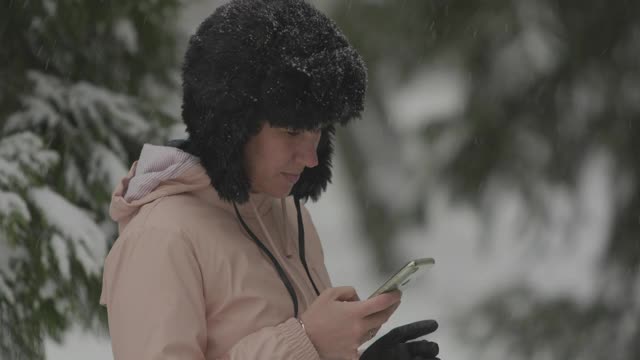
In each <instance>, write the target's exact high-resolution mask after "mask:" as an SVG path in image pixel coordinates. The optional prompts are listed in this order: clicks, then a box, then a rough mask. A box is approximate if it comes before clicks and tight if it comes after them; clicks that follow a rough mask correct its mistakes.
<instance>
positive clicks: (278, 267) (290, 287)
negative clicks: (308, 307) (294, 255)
mask: <svg viewBox="0 0 640 360" xmlns="http://www.w3.org/2000/svg"><path fill="white" fill-rule="evenodd" d="M294 201H295V204H296V211H297V213H298V214H297V215H298V246H299V250H300V261H301V262H302V265H303V266H304V269H305V271H306V272H307V277H308V278H309V280H310V281H311V285H313V290H315V292H316V295H320V292H319V291H318V288H317V287H316V284H315V282H314V281H313V278H312V277H311V273H310V272H309V266H308V265H307V260H306V254H305V246H304V224H303V221H302V211H301V209H300V200H299V199H297V198H294ZM249 202H250V203H251V207H252V209H253V212H254V214H255V215H256V218H257V219H258V223H259V224H260V228H261V229H262V232H263V233H264V234H265V235H266V236H267V239H268V240H269V241H270V242H271V244H275V242H273V239H272V238H271V235H270V233H269V231H268V230H267V227H266V226H265V225H264V222H263V221H262V218H261V217H260V214H259V213H258V209H257V208H256V206H255V204H254V203H253V201H251V199H249ZM285 205H286V204H285V203H283V209H285V207H286V206H285ZM233 208H234V209H235V212H236V217H237V218H238V220H239V221H240V224H241V225H242V227H243V228H244V230H245V231H246V232H247V234H248V235H249V237H250V238H251V240H253V242H254V243H255V244H256V245H257V246H258V247H259V248H260V250H262V252H264V253H265V254H266V255H267V256H268V257H269V259H270V260H271V262H272V263H273V266H274V267H275V268H276V271H277V272H278V276H279V277H280V280H281V281H282V283H283V284H284V286H285V287H286V288H287V291H288V292H289V296H290V297H291V301H292V302H293V314H294V317H296V318H297V317H298V296H297V294H296V292H295V289H294V288H293V285H292V284H291V280H289V277H288V276H287V274H286V272H285V271H284V268H283V267H282V265H280V263H279V262H278V260H277V259H276V258H275V256H273V254H272V253H271V251H269V249H268V248H267V247H266V246H265V245H264V244H263V243H262V241H260V239H258V237H257V236H256V235H255V234H254V233H253V231H251V228H249V226H248V225H247V223H246V222H245V221H244V219H243V218H242V215H240V211H239V210H238V207H237V205H236V203H235V202H234V203H233ZM284 215H286V210H284ZM286 219H287V218H286V217H284V220H283V221H285V223H284V225H285V226H284V228H285V231H286ZM285 234H286V233H285Z"/></svg>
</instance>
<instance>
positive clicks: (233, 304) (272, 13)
mask: <svg viewBox="0 0 640 360" xmlns="http://www.w3.org/2000/svg"><path fill="white" fill-rule="evenodd" d="M365 84H366V71H365V67H364V64H363V62H362V60H361V58H360V56H359V55H358V54H357V53H356V51H355V50H354V49H353V48H352V47H351V46H350V45H349V44H348V42H347V41H346V39H345V38H344V36H343V35H342V34H341V33H340V32H339V30H338V29H337V28H336V26H335V25H334V24H333V23H332V22H331V21H330V20H329V19H327V18H326V17H325V16H324V15H322V14H321V13H319V12H318V11H317V10H315V9H314V8H312V7H311V6H309V5H308V4H306V3H305V2H303V1H299V0H273V1H269V0H263V1H257V0H238V1H232V2H230V3H228V4H226V5H223V6H221V7H220V8H218V9H217V10H216V11H215V12H214V14H213V15H211V16H210V17H209V18H207V19H206V20H205V21H204V22H203V23H202V24H201V25H200V27H199V28H198V30H197V32H196V34H195V35H193V36H192V38H191V40H190V43H189V47H188V49H187V53H186V56H185V62H184V67H183V91H184V98H183V112H182V117H183V120H184V121H185V123H186V125H187V132H188V134H189V138H188V139H187V140H186V141H179V142H173V143H171V144H170V146H154V145H149V144H147V145H145V146H144V148H143V150H142V153H141V155H140V158H139V160H138V161H136V162H135V163H134V164H133V166H132V168H131V171H130V172H129V174H128V176H127V177H125V179H123V180H122V182H121V184H120V185H119V186H118V188H117V189H116V190H115V192H114V194H113V199H112V204H111V215H112V217H113V219H114V220H116V221H117V222H118V224H119V231H120V236H119V238H118V239H117V240H116V242H115V243H114V245H113V247H112V249H111V251H110V252H109V255H108V256H107V259H106V261H105V267H104V279H103V289H102V297H101V303H103V304H105V305H106V306H107V311H108V316H109V328H110V329H109V330H110V334H111V338H112V347H113V352H114V356H115V358H116V359H318V358H323V359H353V358H357V357H358V352H357V348H358V347H359V346H360V345H361V344H362V343H364V342H366V341H367V340H369V339H370V338H372V337H373V336H374V335H375V333H376V332H377V330H378V329H379V328H380V326H382V324H384V323H385V322H386V321H387V319H388V318H389V317H390V316H391V314H392V313H393V312H394V311H395V309H396V308H397V306H398V305H399V302H400V294H399V293H397V292H395V293H388V294H383V295H380V296H378V297H375V298H373V299H370V300H367V301H360V300H359V298H358V296H357V294H356V292H355V291H354V289H353V288H351V287H338V288H332V287H331V281H330V279H329V276H328V274H327V271H326V268H325V266H324V259H323V253H322V248H321V244H320V241H319V239H318V235H317V233H316V230H315V228H314V226H313V223H312V222H311V218H310V217H309V213H308V212H307V210H306V209H305V208H304V206H303V205H301V201H303V200H306V199H308V198H312V199H314V200H315V199H317V198H318V197H319V196H320V194H321V192H322V191H323V190H324V189H325V188H326V186H327V184H328V183H329V181H330V178H331V154H332V137H333V134H334V126H335V125H336V124H345V123H347V122H348V121H350V120H351V119H353V118H355V117H358V116H359V115H360V113H361V111H362V109H363V98H364V90H365ZM436 326H437V325H436V324H435V322H433V321H423V322H418V323H414V324H410V325H409V326H405V327H401V328H398V329H395V330H392V332H391V333H389V334H388V335H386V336H383V337H382V338H381V339H379V340H378V341H377V342H375V343H374V344H373V345H372V346H371V347H370V348H369V349H367V351H365V353H364V354H362V356H361V358H362V359H368V360H372V359H387V358H394V359H395V358H397V359H405V358H406V359H414V358H417V359H423V358H424V359H431V358H434V357H435V355H436V354H437V345H436V344H434V343H431V342H428V341H417V342H410V343H407V341H408V340H411V339H414V338H416V337H419V336H422V335H424V334H426V333H429V332H432V331H434V330H435V327H436Z"/></svg>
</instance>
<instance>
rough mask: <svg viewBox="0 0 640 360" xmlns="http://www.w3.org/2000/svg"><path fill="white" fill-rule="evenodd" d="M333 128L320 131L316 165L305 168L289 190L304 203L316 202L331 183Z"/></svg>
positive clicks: (330, 126) (332, 126)
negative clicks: (308, 201) (310, 200)
mask: <svg viewBox="0 0 640 360" xmlns="http://www.w3.org/2000/svg"><path fill="white" fill-rule="evenodd" d="M335 132H336V129H335V126H334V125H329V126H327V127H326V128H324V129H323V130H322V135H321V136H320V142H319V143H318V165H317V166H315V167H312V168H305V169H304V171H302V174H301V175H300V179H299V180H298V182H297V183H296V184H295V185H294V186H293V189H291V195H293V196H294V197H296V198H298V199H302V200H304V201H306V200H308V199H309V198H311V199H312V200H313V201H317V200H318V198H319V197H320V195H321V194H322V192H324V191H325V190H326V189H327V185H329V183H330V182H331V156H332V155H333V141H334V137H335Z"/></svg>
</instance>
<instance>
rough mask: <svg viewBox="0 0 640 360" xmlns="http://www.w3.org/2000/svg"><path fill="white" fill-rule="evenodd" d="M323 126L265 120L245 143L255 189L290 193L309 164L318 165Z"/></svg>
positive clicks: (278, 195) (252, 185)
mask: <svg viewBox="0 0 640 360" xmlns="http://www.w3.org/2000/svg"><path fill="white" fill-rule="evenodd" d="M320 135H321V130H314V131H299V130H289V129H286V128H278V127H272V126H271V125H270V124H268V123H265V124H264V125H263V126H262V129H260V132H259V133H258V134H257V135H255V136H253V137H251V138H250V139H249V141H248V142H247V144H246V146H245V154H244V155H245V160H246V166H247V169H246V170H247V174H248V175H249V180H250V181H251V192H254V193H264V194H268V195H271V196H274V197H278V198H282V197H286V196H287V195H289V193H290V192H291V189H292V188H293V185H295V183H296V182H297V181H298V180H299V178H300V175H301V174H302V171H303V170H304V169H305V168H312V167H315V166H317V165H318V154H317V149H318V143H319V142H320Z"/></svg>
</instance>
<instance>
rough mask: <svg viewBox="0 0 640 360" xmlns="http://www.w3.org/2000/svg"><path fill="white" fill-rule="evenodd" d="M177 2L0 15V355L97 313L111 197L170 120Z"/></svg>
mask: <svg viewBox="0 0 640 360" xmlns="http://www.w3.org/2000/svg"><path fill="white" fill-rule="evenodd" d="M180 5H181V4H180V1H179V0H140V1H126V0H110V1H106V2H82V1H80V2H79V1H73V0H58V1H52V0H9V1H5V2H3V3H2V5H1V6H0V39H2V41H1V43H2V47H0V63H2V64H3V65H2V68H1V69H0V84H1V86H0V132H1V134H2V137H1V138H0V224H1V227H0V329H1V331H0V354H3V355H5V356H7V357H8V358H11V359H41V358H44V354H43V341H44V339H45V338H46V337H51V338H53V339H56V340H59V339H61V336H62V334H63V333H64V331H65V330H66V329H68V327H69V326H70V325H71V324H72V323H73V322H74V321H80V322H81V324H82V325H83V326H85V327H87V328H91V329H94V330H96V331H104V329H105V328H104V326H105V325H106V321H105V318H106V312H105V310H104V309H102V308H101V307H100V306H99V304H98V297H99V294H100V290H101V289H100V283H101V269H102V263H103V261H104V256H105V255H106V252H107V250H108V248H109V246H110V244H111V243H112V241H113V240H114V237H115V233H116V228H115V226H114V225H113V223H112V222H111V221H110V219H109V218H108V204H109V199H110V193H111V192H112V191H113V189H114V187H115V186H116V184H117V182H118V181H119V179H120V177H121V176H123V175H125V174H126V172H127V167H128V166H129V164H130V162H131V161H132V160H133V159H135V158H136V157H137V155H138V154H139V151H140V148H141V146H142V144H143V143H144V142H148V141H154V142H158V141H161V140H162V139H163V138H164V136H165V133H166V129H167V128H168V126H169V125H171V124H173V123H174V122H175V120H174V119H172V118H171V116H169V115H168V114H166V113H164V112H162V111H161V110H159V102H160V101H161V100H162V96H163V94H166V93H168V92H167V91H165V90H168V89H171V90H173V89H175V86H176V84H175V81H174V80H172V79H175V74H176V71H177V68H176V65H177V58H176V40H177V36H178V35H179V34H177V31H176V27H175V24H174V20H175V18H176V14H177V9H178V8H179V6H180Z"/></svg>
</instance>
